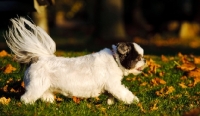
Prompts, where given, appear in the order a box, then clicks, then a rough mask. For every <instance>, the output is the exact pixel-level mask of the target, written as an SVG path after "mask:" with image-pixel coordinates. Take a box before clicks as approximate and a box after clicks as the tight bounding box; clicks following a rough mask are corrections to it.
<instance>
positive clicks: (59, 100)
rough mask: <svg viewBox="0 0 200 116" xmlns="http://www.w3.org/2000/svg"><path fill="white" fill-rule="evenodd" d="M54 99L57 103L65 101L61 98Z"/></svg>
mask: <svg viewBox="0 0 200 116" xmlns="http://www.w3.org/2000/svg"><path fill="white" fill-rule="evenodd" d="M54 98H55V100H56V101H57V102H61V101H63V99H62V98H60V97H54Z"/></svg>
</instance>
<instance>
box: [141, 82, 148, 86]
mask: <svg viewBox="0 0 200 116" xmlns="http://www.w3.org/2000/svg"><path fill="white" fill-rule="evenodd" d="M147 84H148V83H147V82H143V83H141V84H140V86H146V85H147Z"/></svg>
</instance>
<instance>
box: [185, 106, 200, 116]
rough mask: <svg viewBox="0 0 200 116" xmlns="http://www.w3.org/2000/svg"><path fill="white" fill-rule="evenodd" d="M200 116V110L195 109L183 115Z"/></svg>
mask: <svg viewBox="0 0 200 116" xmlns="http://www.w3.org/2000/svg"><path fill="white" fill-rule="evenodd" d="M199 115H200V108H195V109H192V110H190V111H189V112H186V113H184V114H183V116H199Z"/></svg>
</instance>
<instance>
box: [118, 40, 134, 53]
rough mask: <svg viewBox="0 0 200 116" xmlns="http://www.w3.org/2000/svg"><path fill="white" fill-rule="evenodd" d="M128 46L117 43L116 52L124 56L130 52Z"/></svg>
mask: <svg viewBox="0 0 200 116" xmlns="http://www.w3.org/2000/svg"><path fill="white" fill-rule="evenodd" d="M130 49H131V48H130V46H129V45H128V44H127V43H124V42H122V43H118V44H117V51H118V52H119V53H120V54H126V53H127V52H129V51H130Z"/></svg>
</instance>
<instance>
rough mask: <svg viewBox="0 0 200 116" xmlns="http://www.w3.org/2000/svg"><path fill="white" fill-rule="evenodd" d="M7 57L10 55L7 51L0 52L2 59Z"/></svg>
mask: <svg viewBox="0 0 200 116" xmlns="http://www.w3.org/2000/svg"><path fill="white" fill-rule="evenodd" d="M5 56H8V53H7V52H6V51H5V50H2V51H1V52H0V57H5Z"/></svg>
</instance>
